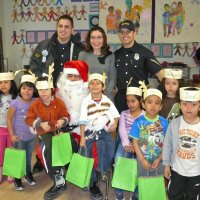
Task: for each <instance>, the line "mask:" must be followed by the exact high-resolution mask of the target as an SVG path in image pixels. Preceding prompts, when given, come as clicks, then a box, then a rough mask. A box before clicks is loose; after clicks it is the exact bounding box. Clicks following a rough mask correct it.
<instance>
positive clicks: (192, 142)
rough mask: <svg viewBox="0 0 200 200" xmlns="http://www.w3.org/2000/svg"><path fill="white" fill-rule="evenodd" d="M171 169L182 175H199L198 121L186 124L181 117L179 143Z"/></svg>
mask: <svg viewBox="0 0 200 200" xmlns="http://www.w3.org/2000/svg"><path fill="white" fill-rule="evenodd" d="M173 170H174V171H176V172H178V173H179V174H180V175H182V176H189V177H191V176H198V175H200V122H198V123H197V124H188V123H187V122H186V121H185V120H184V119H183V117H181V123H180V129H179V145H178V148H177V151H176V156H175V159H174V163H173Z"/></svg>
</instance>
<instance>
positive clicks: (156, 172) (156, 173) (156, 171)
mask: <svg viewBox="0 0 200 200" xmlns="http://www.w3.org/2000/svg"><path fill="white" fill-rule="evenodd" d="M155 175H156V176H158V170H157V169H155ZM147 176H149V170H148V169H147Z"/></svg>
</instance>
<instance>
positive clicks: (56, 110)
mask: <svg viewBox="0 0 200 200" xmlns="http://www.w3.org/2000/svg"><path fill="white" fill-rule="evenodd" d="M51 67H52V66H50V74H49V76H48V77H40V78H38V79H37V81H36V88H37V90H38V94H39V98H38V99H36V100H35V101H34V102H33V103H32V104H31V106H30V108H29V110H28V113H27V116H26V119H25V122H26V123H27V124H28V125H29V126H31V127H32V129H33V130H34V131H35V132H36V133H37V134H38V135H39V138H40V140H41V144H40V145H41V152H42V157H43V160H44V165H45V169H46V172H47V173H48V175H49V176H50V177H51V178H52V179H53V180H54V184H53V186H52V187H51V188H49V189H48V190H47V191H46V192H45V195H44V199H46V200H48V199H53V198H56V197H57V196H58V195H59V194H60V193H61V192H62V191H64V190H65V189H67V185H66V183H65V179H64V169H63V166H57V167H54V166H52V137H53V136H54V133H55V131H56V130H57V129H60V128H62V127H63V126H66V125H67V123H68V122H69V114H68V112H67V109H66V107H65V104H64V103H63V101H62V100H60V99H59V98H57V97H55V96H54V95H53V81H52V79H51V77H52V76H51V72H52V69H51Z"/></svg>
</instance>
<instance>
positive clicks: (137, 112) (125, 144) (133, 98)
mask: <svg viewBox="0 0 200 200" xmlns="http://www.w3.org/2000/svg"><path fill="white" fill-rule="evenodd" d="M126 102H127V105H128V108H129V109H128V110H125V111H122V112H121V115H120V121H119V136H120V139H121V142H120V143H119V145H118V147H117V151H116V154H115V163H116V162H117V159H118V157H127V158H133V157H134V154H133V152H134V150H133V145H132V141H131V140H130V138H129V132H130V129H131V126H132V124H133V122H134V121H135V120H136V119H137V118H138V117H140V116H141V115H143V114H144V113H145V112H144V110H142V90H141V89H139V88H137V87H128V88H127V91H126ZM133 195H135V194H133ZM115 199H116V200H122V199H124V193H123V190H121V189H116V190H115Z"/></svg>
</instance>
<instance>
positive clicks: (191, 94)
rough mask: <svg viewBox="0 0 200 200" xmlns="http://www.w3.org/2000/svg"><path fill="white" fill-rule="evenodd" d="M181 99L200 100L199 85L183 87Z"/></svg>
mask: <svg viewBox="0 0 200 200" xmlns="http://www.w3.org/2000/svg"><path fill="white" fill-rule="evenodd" d="M179 91H180V99H181V100H183V101H200V88H198V87H181V88H180V89H179Z"/></svg>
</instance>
